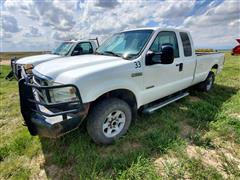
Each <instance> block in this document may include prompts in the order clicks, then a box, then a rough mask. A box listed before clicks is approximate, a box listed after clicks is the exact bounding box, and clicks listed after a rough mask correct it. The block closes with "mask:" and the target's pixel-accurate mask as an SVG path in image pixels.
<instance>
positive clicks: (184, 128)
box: [179, 121, 195, 138]
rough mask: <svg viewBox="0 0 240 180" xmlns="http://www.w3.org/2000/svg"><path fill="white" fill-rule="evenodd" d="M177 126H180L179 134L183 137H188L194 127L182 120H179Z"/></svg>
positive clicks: (193, 130)
mask: <svg viewBox="0 0 240 180" xmlns="http://www.w3.org/2000/svg"><path fill="white" fill-rule="evenodd" d="M179 128H180V136H181V137H183V138H187V137H190V136H191V135H192V134H193V133H194V132H195V129H194V128H193V127H192V126H190V125H188V124H187V123H186V122H184V121H181V122H180V124H179Z"/></svg>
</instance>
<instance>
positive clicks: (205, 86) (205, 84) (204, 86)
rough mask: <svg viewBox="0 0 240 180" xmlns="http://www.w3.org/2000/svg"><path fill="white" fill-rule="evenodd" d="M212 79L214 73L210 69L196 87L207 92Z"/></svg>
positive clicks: (212, 81)
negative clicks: (204, 78)
mask: <svg viewBox="0 0 240 180" xmlns="http://www.w3.org/2000/svg"><path fill="white" fill-rule="evenodd" d="M214 81H215V75H214V73H213V72H212V71H210V72H209V74H208V76H207V78H206V80H205V81H203V82H201V83H200V84H199V85H198V89H199V90H200V91H204V92H208V91H210V90H211V89H212V87H213V84H214Z"/></svg>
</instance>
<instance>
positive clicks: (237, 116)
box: [230, 113, 240, 119]
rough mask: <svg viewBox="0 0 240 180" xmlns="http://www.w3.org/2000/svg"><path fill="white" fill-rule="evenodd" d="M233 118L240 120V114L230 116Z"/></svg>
mask: <svg viewBox="0 0 240 180" xmlns="http://www.w3.org/2000/svg"><path fill="white" fill-rule="evenodd" d="M230 116H232V117H233V118H239V119H240V113H232V114H230Z"/></svg>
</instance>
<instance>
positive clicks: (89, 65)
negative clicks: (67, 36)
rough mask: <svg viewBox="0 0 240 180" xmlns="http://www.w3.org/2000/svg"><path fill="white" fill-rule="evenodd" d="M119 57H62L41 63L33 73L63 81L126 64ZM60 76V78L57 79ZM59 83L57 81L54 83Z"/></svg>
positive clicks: (125, 61)
mask: <svg viewBox="0 0 240 180" xmlns="http://www.w3.org/2000/svg"><path fill="white" fill-rule="evenodd" d="M127 62H128V61H127V60H124V59H122V58H120V57H114V56H104V55H82V56H72V57H64V58H60V59H56V60H52V61H48V62H45V63H41V64H39V65H38V66H36V67H35V68H34V71H36V72H37V73H40V74H42V75H44V76H46V77H49V78H51V79H53V80H56V79H57V78H58V79H62V78H63V76H64V78H65V80H67V79H68V78H70V76H71V77H72V78H74V77H79V76H81V75H84V74H90V73H92V72H95V71H99V70H103V69H106V68H109V67H113V66H118V65H121V64H125V63H127ZM60 76H61V78H59V77H60ZM56 82H59V81H56Z"/></svg>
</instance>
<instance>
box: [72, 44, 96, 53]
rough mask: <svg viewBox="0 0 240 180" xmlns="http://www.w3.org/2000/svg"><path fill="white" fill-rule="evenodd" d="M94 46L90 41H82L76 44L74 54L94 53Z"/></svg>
mask: <svg viewBox="0 0 240 180" xmlns="http://www.w3.org/2000/svg"><path fill="white" fill-rule="evenodd" d="M92 53H93V48H92V45H91V43H89V42H81V43H79V44H77V45H76V47H75V48H74V50H73V53H72V55H80V54H92Z"/></svg>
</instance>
